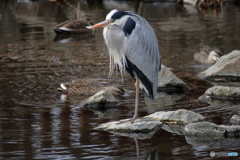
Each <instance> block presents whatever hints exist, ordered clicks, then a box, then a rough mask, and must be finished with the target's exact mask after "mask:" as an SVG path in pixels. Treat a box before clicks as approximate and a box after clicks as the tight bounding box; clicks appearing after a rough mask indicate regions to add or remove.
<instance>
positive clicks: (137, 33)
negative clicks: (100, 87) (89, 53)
mask: <svg viewBox="0 0 240 160" xmlns="http://www.w3.org/2000/svg"><path fill="white" fill-rule="evenodd" d="M98 27H104V30H103V37H104V40H105V43H106V45H107V47H108V51H109V57H110V71H109V76H111V74H112V72H113V70H114V68H115V69H117V68H118V69H119V70H120V72H121V74H122V73H124V72H125V70H126V71H128V72H129V74H130V75H131V77H132V78H133V79H134V80H135V87H136V95H135V111H134V116H133V118H132V119H130V120H128V121H131V123H133V122H134V120H135V119H137V118H138V97H139V88H141V89H143V91H144V93H145V95H146V96H147V97H148V98H149V99H154V97H155V95H156V92H157V85H158V72H159V71H160V69H161V60H160V53H159V48H158V40H157V37H156V35H155V33H154V31H153V29H152V27H151V26H150V25H149V23H148V22H147V21H146V20H145V19H144V18H143V17H141V16H140V15H138V14H136V13H134V12H131V11H118V10H117V9H114V10H112V11H110V13H108V14H107V16H106V20H105V21H103V22H100V23H97V24H95V25H93V26H89V27H88V28H90V29H93V28H98ZM124 122H126V121H124ZM120 123H121V122H120Z"/></svg>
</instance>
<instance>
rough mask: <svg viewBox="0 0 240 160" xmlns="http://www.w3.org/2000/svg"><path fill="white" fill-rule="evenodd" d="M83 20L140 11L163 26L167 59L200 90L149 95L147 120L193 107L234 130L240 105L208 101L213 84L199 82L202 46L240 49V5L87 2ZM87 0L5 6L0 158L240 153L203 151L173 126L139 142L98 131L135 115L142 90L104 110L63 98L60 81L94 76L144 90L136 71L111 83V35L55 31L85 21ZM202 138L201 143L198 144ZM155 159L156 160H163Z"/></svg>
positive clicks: (233, 146)
mask: <svg viewBox="0 0 240 160" xmlns="http://www.w3.org/2000/svg"><path fill="white" fill-rule="evenodd" d="M80 5H81V12H80V14H88V15H90V16H91V17H92V20H93V22H94V23H96V22H99V21H102V20H104V19H105V16H106V14H107V13H108V12H109V11H110V10H111V9H113V8H118V9H119V10H131V11H134V12H137V13H138V14H140V15H142V16H143V17H145V18H146V19H147V21H148V22H149V23H150V24H151V26H152V27H153V29H154V31H155V33H156V35H157V37H158V40H159V46H160V50H161V56H162V62H163V64H164V65H165V66H167V67H169V68H170V69H171V71H172V72H173V73H175V74H176V75H177V76H178V77H180V78H181V79H182V80H183V81H184V82H185V83H186V84H187V85H189V86H190V87H191V90H190V91H189V92H187V93H180V94H177V93H172V94H166V93H159V94H158V98H157V99H156V100H154V101H147V100H145V99H144V95H143V94H142V93H141V95H140V109H139V114H140V116H145V115H147V114H149V113H153V112H156V111H162V110H163V111H170V110H176V109H181V108H183V109H189V110H192V111H194V112H197V113H201V114H203V115H204V116H205V117H206V119H207V120H208V121H210V122H214V123H217V124H229V119H230V118H231V116H232V115H234V114H239V106H238V105H239V104H238V103H228V102H219V101H214V102H201V101H200V100H198V97H199V96H201V95H202V94H203V93H204V92H205V90H206V89H207V88H209V87H210V86H212V84H211V83H209V82H206V81H203V80H201V79H199V78H197V76H196V75H197V74H198V73H199V72H201V71H203V70H205V69H206V68H208V67H209V66H204V65H199V64H190V63H189V62H190V61H192V60H193V53H194V52H195V51H197V50H198V48H199V47H200V46H202V45H206V44H208V45H213V46H215V45H216V46H221V47H223V48H224V50H225V51H226V53H229V52H231V51H232V50H234V49H239V48H238V47H239V44H240V39H239V33H240V21H239V18H240V13H239V6H237V5H235V4H232V3H230V2H228V3H224V4H223V5H222V8H221V10H212V9H207V10H198V9H196V8H193V7H191V6H189V5H183V6H182V5H179V4H177V3H174V2H144V1H143V2H142V1H141V2H140V1H105V0H103V1H93V0H89V1H80ZM76 8H77V1H74V0H67V1H66V0H59V1H46V0H43V1H41V0H39V1H31V0H22V1H20V0H18V1H17V0H10V1H4V0H1V3H0V37H1V38H0V73H1V74H0V106H1V107H0V159H5V158H16V159H124V158H125V159H136V158H139V159H144V158H145V157H146V156H147V155H148V156H150V155H152V156H153V157H156V158H157V157H159V159H161V158H172V159H186V156H187V157H189V158H191V159H193V158H196V159H202V158H204V159H210V158H211V157H210V156H209V153H210V151H212V150H219V151H238V149H239V141H228V140H223V141H216V142H214V143H211V144H200V143H199V144H198V145H193V144H192V141H194V140H191V139H187V138H186V139H185V137H184V136H183V135H181V134H178V132H171V131H170V127H166V126H165V127H163V128H162V129H159V130H158V131H156V132H155V133H154V134H153V135H152V136H151V138H147V139H144V140H138V141H139V142H138V146H139V148H138V149H137V152H136V144H135V143H137V141H135V140H134V139H132V138H129V137H124V136H116V135H115V134H112V133H108V132H103V131H95V130H93V128H94V127H96V126H97V125H99V124H102V123H105V122H109V121H113V120H119V119H123V118H129V117H131V116H132V114H133V106H134V93H133V94H130V95H129V96H127V97H122V98H121V99H119V103H118V104H117V105H114V106H112V107H110V109H107V108H104V107H103V108H102V109H101V110H94V109H92V110H89V109H84V108H81V107H78V104H79V103H80V102H81V101H82V100H83V99H84V98H85V97H81V98H77V99H75V98H73V97H68V98H67V100H66V101H62V100H61V93H59V92H58V91H57V88H58V87H59V83H62V82H68V81H70V80H73V79H79V78H92V79H96V80H99V81H100V82H102V83H104V84H117V85H121V86H123V87H124V88H126V89H129V90H134V85H133V83H134V82H133V81H132V79H131V77H130V76H129V75H128V74H125V75H124V76H123V79H124V82H123V83H122V78H121V76H120V75H118V76H117V77H114V78H113V79H108V78H107V75H108V66H109V57H108V50H107V48H106V46H105V44H104V41H103V37H102V30H101V29H99V30H97V31H96V33H95V35H94V36H92V35H91V36H88V35H78V36H58V35H56V34H55V33H54V31H53V28H54V26H55V25H57V24H59V23H61V22H63V21H66V20H68V19H76ZM195 141H197V140H195ZM156 158H155V159H156Z"/></svg>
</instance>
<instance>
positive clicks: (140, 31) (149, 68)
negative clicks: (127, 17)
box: [126, 14, 160, 94]
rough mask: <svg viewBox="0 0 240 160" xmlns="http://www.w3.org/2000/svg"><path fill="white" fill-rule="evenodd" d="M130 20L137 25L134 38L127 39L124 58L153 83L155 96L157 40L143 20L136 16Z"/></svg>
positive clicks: (158, 56)
mask: <svg viewBox="0 0 240 160" xmlns="http://www.w3.org/2000/svg"><path fill="white" fill-rule="evenodd" d="M131 18H133V19H134V20H135V21H136V22H138V23H136V28H135V29H134V30H133V33H132V34H134V36H131V35H130V36H129V38H128V42H127V50H126V57H127V58H128V59H129V60H130V61H131V62H132V63H133V64H134V65H136V66H137V67H138V68H139V69H140V70H141V71H142V72H143V73H144V74H145V75H146V77H147V78H148V79H149V80H150V81H151V82H152V83H153V93H154V94H155V93H156V90H157V84H158V71H159V69H160V54H159V48H158V40H157V38H156V35H155V33H154V31H153V29H152V28H151V26H150V25H149V24H148V23H147V22H146V21H145V20H144V19H143V18H141V17H140V16H138V15H136V14H134V16H131ZM149 64H151V65H149Z"/></svg>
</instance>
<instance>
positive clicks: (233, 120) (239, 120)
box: [230, 115, 240, 125]
mask: <svg viewBox="0 0 240 160" xmlns="http://www.w3.org/2000/svg"><path fill="white" fill-rule="evenodd" d="M230 122H231V124H234V125H240V116H239V115H233V116H232V117H231V119H230Z"/></svg>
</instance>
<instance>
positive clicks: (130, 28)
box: [123, 17, 136, 36]
mask: <svg viewBox="0 0 240 160" xmlns="http://www.w3.org/2000/svg"><path fill="white" fill-rule="evenodd" d="M135 26H136V22H135V21H134V20H133V19H132V18H130V17H128V19H127V21H126V23H125V24H124V26H123V31H124V33H125V36H128V35H130V34H131V33H132V31H133V29H134V28H135Z"/></svg>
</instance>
